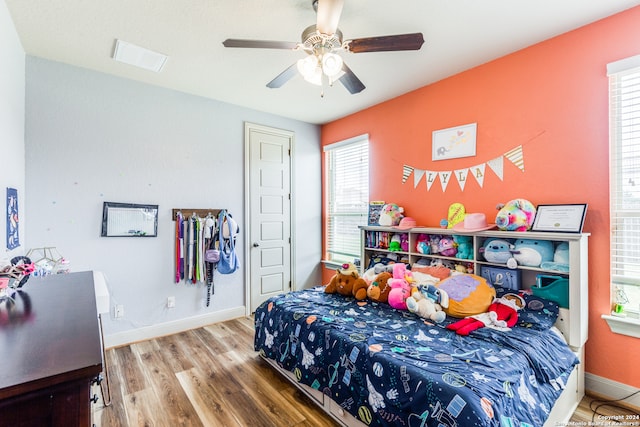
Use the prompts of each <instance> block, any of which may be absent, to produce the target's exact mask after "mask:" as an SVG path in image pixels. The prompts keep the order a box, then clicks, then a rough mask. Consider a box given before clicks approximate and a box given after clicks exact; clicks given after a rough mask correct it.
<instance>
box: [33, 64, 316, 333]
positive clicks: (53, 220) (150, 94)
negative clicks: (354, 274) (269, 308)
mask: <svg viewBox="0 0 640 427" xmlns="http://www.w3.org/2000/svg"><path fill="white" fill-rule="evenodd" d="M26 76H27V77H26V88H27V89H26V136H25V137H26V187H27V189H28V190H29V197H28V199H27V204H26V207H27V214H28V215H29V224H28V225H29V240H28V245H29V247H44V246H55V247H56V248H57V249H58V251H59V252H60V253H61V254H62V255H63V256H64V257H65V258H67V259H68V260H69V261H70V263H71V269H72V270H73V271H83V270H99V271H102V272H103V273H104V274H105V277H106V279H107V283H108V286H109V289H110V292H111V305H112V310H111V317H112V316H113V306H114V304H116V303H117V304H122V305H124V313H125V317H124V319H121V320H114V319H112V318H109V319H107V320H106V322H105V332H106V334H107V335H113V334H118V333H120V335H122V332H125V331H130V330H134V329H140V328H145V327H151V326H157V325H162V324H171V323H174V324H175V323H176V321H178V322H179V321H181V320H185V319H189V318H198V317H202V316H203V315H207V314H211V313H216V312H225V310H229V309H237V308H240V307H243V306H244V303H245V281H244V279H245V278H244V271H243V270H241V271H238V272H236V273H235V274H233V275H229V276H220V275H217V276H216V293H215V295H214V296H213V298H212V302H211V306H210V307H208V308H207V307H205V288H204V287H203V286H202V285H198V286H195V285H188V284H184V283H179V284H176V283H175V281H174V280H173V278H174V274H173V268H174V262H173V256H174V248H173V232H174V222H173V221H172V220H171V209H172V208H227V209H229V211H230V212H231V213H232V214H234V218H236V220H238V221H239V223H240V226H241V227H242V220H243V218H244V213H243V209H244V208H245V206H244V194H243V192H244V167H243V165H244V123H245V122H246V121H248V122H252V123H257V124H261V125H265V126H271V127H275V128H280V129H286V130H290V131H293V132H294V133H295V153H294V154H295V158H294V162H295V164H294V171H295V173H296V176H295V177H294V180H295V185H294V187H295V191H296V193H295V194H294V198H295V207H296V211H295V212H294V219H295V220H296V222H297V223H298V224H300V225H299V226H298V231H299V233H298V234H297V236H296V238H295V240H294V246H295V249H296V252H295V260H294V263H295V265H296V268H295V286H296V288H305V287H309V286H312V285H316V284H319V283H320V265H319V262H320V259H321V179H320V167H321V166H320V164H321V162H320V160H321V150H320V129H319V127H318V126H315V125H311V124H308V123H303V122H299V121H294V120H289V119H285V118H282V117H278V116H274V115H271V114H266V113H262V112H258V111H254V110H248V109H245V108H241V107H237V106H234V105H230V104H225V103H221V102H217V101H212V100H209V99H205V98H200V97H196V96H192V95H187V94H183V93H180V92H176V91H171V90H166V89H162V88H158V87H154V86H150V85H145V84H141V83H138V82H134V81H129V80H125V79H121V78H117V77H112V76H109V75H105V74H101V73H97V72H94V71H90V70H86V69H81V68H77V67H72V66H68V65H64V64H60V63H56V62H51V61H48V60H44V59H40V58H34V57H29V56H28V57H27V60H26ZM104 201H112V202H128V203H148V204H157V205H159V210H160V213H159V227H158V237H157V238H114V237H112V238H104V237H100V228H101V215H102V204H103V202H104ZM303 232H304V233H303ZM245 238H246V236H245V234H244V233H241V234H240V245H239V255H240V262H241V265H244V258H243V253H242V250H243V247H244V245H245V244H246V241H245ZM168 296H175V298H176V307H175V308H172V309H167V308H166V301H167V297H168ZM156 331H157V329H156ZM167 332H171V331H169V330H167ZM141 338H144V337H141Z"/></svg>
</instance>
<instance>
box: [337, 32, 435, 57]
mask: <svg viewBox="0 0 640 427" xmlns="http://www.w3.org/2000/svg"><path fill="white" fill-rule="evenodd" d="M348 43H349V48H348V49H349V51H350V52H353V53H360V52H384V51H395V50H419V49H420V48H421V47H422V44H423V43H424V37H423V36H422V33H411V34H398V35H395V36H380V37H366V38H363V39H354V40H350V41H349V42H348Z"/></svg>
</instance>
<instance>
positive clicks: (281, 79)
mask: <svg viewBox="0 0 640 427" xmlns="http://www.w3.org/2000/svg"><path fill="white" fill-rule="evenodd" d="M297 73H298V64H297V63H296V62H294V63H293V64H292V65H291V66H290V67H289V68H287V69H286V70H284V71H283V72H281V73H280V74H278V76H277V77H276V78H275V79H273V80H271V81H270V82H269V83H267V87H269V88H271V89H276V88H279V87H281V86H282V85H283V84H285V83H286V82H288V81H289V80H291V79H292V78H293V76H295V75H296V74H297Z"/></svg>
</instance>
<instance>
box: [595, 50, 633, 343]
mask: <svg viewBox="0 0 640 427" xmlns="http://www.w3.org/2000/svg"><path fill="white" fill-rule="evenodd" d="M607 75H608V76H609V144H610V177H609V178H610V192H609V194H610V199H609V203H610V221H611V242H610V244H611V254H610V255H611V295H612V306H614V307H615V305H616V304H617V303H624V297H622V295H624V292H623V293H622V294H621V293H619V290H620V289H623V290H624V289H626V291H627V292H629V291H633V292H634V293H636V294H637V293H638V292H640V55H637V56H634V57H630V58H626V59H623V60H620V61H616V62H613V63H610V64H608V65H607ZM636 186H637V187H636ZM634 187H635V188H634ZM622 306H623V307H624V310H623V311H622V312H621V313H615V310H614V312H613V313H612V314H613V315H615V316H608V315H605V316H603V317H604V318H605V319H606V320H607V321H608V323H609V325H610V326H611V329H612V330H613V331H614V332H618V333H622V334H625V335H632V336H638V333H639V332H640V322H636V321H635V319H637V318H638V316H639V314H640V297H637V296H636V298H635V299H634V298H631V301H629V302H628V303H626V304H622ZM616 317H617V318H618V319H616ZM621 319H624V321H622V320H621ZM632 319H633V320H632Z"/></svg>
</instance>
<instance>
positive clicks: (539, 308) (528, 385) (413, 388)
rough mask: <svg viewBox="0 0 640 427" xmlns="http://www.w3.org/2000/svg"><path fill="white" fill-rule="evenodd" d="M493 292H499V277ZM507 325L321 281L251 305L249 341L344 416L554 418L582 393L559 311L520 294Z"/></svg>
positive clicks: (387, 421) (424, 422) (483, 422)
mask: <svg viewBox="0 0 640 427" xmlns="http://www.w3.org/2000/svg"><path fill="white" fill-rule="evenodd" d="M498 292H499V293H500V292H502V291H501V290H500V289H498ZM526 303H527V306H526V308H525V310H523V311H522V312H521V313H520V320H519V323H518V324H517V325H516V326H515V327H514V328H512V329H511V330H510V331H506V332H505V331H496V330H493V329H490V328H482V329H480V330H478V331H475V332H473V333H472V334H471V335H470V336H460V335H457V334H456V333H455V332H453V331H450V330H448V329H446V328H445V326H446V325H447V324H448V323H451V322H453V321H455V320H457V319H453V318H449V317H448V318H447V319H446V320H445V321H444V322H443V323H440V324H435V323H432V322H429V321H424V320H423V319H421V318H419V317H417V316H415V315H414V314H412V313H409V312H407V311H401V310H396V309H393V308H391V307H390V306H388V305H387V304H383V303H380V304H378V303H375V302H372V301H356V300H355V299H353V298H348V297H344V296H341V295H339V294H327V293H325V292H324V289H323V288H322V287H316V288H313V289H308V290H303V291H297V292H291V293H287V294H282V295H279V296H276V297H273V298H271V299H269V300H267V301H266V302H265V303H263V304H262V305H261V306H260V307H259V308H258V309H257V310H256V312H255V342H254V347H255V350H256V351H258V352H259V354H260V355H261V356H262V357H263V358H264V359H265V360H266V361H267V362H268V363H270V364H271V365H272V366H273V367H274V368H275V369H277V370H278V371H280V372H281V373H283V374H284V375H285V376H286V377H287V378H288V379H290V380H291V381H292V382H293V383H294V384H295V385H296V386H297V387H298V388H300V389H301V390H303V391H304V392H305V393H306V394H307V395H309V396H310V397H311V398H312V399H313V400H314V401H315V402H316V403H317V404H318V405H320V406H322V407H323V409H324V410H325V411H326V412H327V413H328V414H329V415H330V416H331V417H332V418H333V419H334V420H336V421H337V422H338V423H340V424H341V425H345V426H363V425H372V426H374V425H375V426H409V427H419V426H438V427H440V426H443V427H445V426H446V427H453V426H464V427H472V426H501V427H511V426H513V427H517V426H522V427H528V426H543V425H544V426H552V425H556V423H566V422H567V421H568V419H569V417H570V416H571V414H572V413H573V411H574V409H575V407H576V406H577V403H578V402H579V401H580V399H581V398H582V396H583V394H584V388H583V376H584V371H583V369H582V364H581V363H580V360H581V358H582V347H580V348H573V349H572V348H571V347H569V346H568V345H567V340H565V338H564V336H563V334H564V335H567V331H565V330H563V331H560V330H559V329H558V328H557V327H556V326H554V325H560V326H561V328H565V327H568V325H566V324H563V319H564V317H566V316H565V315H566V312H565V311H564V310H563V309H559V308H558V305H557V304H556V303H554V302H551V301H547V300H545V299H543V298H539V297H536V296H533V295H527V296H526Z"/></svg>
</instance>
